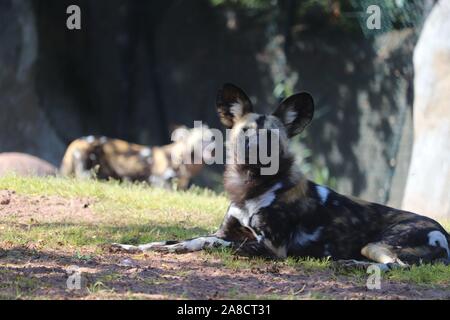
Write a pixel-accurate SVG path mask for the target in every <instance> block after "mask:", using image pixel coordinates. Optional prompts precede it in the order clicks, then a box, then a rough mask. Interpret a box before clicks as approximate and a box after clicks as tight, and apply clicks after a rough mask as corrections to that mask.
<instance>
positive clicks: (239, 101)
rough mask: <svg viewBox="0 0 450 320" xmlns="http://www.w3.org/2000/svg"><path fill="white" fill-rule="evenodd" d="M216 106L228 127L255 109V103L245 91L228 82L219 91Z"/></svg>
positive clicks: (221, 119)
mask: <svg viewBox="0 0 450 320" xmlns="http://www.w3.org/2000/svg"><path fill="white" fill-rule="evenodd" d="M216 108H217V112H218V113H219V117H220V121H221V122H222V124H223V125H224V126H225V127H226V128H231V127H233V126H234V124H235V123H236V121H238V120H239V119H240V118H242V117H243V116H245V115H246V114H247V113H250V112H252V111H253V105H252V102H251V101H250V99H249V97H248V96H247V95H246V94H245V92H244V91H243V90H242V89H240V88H238V87H236V86H235V85H233V84H230V83H226V84H224V85H223V87H222V89H220V90H219V92H218V93H217V98H216Z"/></svg>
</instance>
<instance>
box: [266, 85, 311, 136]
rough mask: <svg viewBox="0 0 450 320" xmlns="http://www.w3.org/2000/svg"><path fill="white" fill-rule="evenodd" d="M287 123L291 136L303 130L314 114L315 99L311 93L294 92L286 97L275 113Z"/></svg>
mask: <svg viewBox="0 0 450 320" xmlns="http://www.w3.org/2000/svg"><path fill="white" fill-rule="evenodd" d="M273 115H274V116H276V117H278V118H279V119H280V120H281V121H282V122H283V124H284V125H285V127H286V129H287V132H288V135H289V137H293V136H295V135H297V134H299V133H300V132H302V131H303V130H304V129H305V128H306V126H307V125H308V124H309V123H310V122H311V120H312V118H313V116H314V100H313V98H312V96H311V95H310V94H309V93H306V92H302V93H298V94H294V95H292V96H290V97H289V98H287V99H285V100H284V101H283V102H281V104H280V105H279V106H278V108H277V110H276V111H275V112H274V113H273Z"/></svg>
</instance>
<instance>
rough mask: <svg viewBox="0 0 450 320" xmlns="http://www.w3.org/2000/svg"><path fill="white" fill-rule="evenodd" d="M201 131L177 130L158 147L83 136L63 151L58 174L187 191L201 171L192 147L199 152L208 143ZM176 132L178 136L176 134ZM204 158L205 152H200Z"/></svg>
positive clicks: (203, 128) (198, 129) (204, 128)
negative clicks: (165, 142) (189, 160)
mask: <svg viewBox="0 0 450 320" xmlns="http://www.w3.org/2000/svg"><path fill="white" fill-rule="evenodd" d="M202 130H209V129H208V128H207V127H206V126H204V127H202V128H193V129H187V128H185V127H182V128H178V129H176V130H175V132H174V133H173V135H172V136H173V137H175V138H176V140H175V141H174V142H173V143H171V144H168V145H165V146H161V147H147V146H143V145H138V144H134V143H129V142H126V141H123V140H119V139H110V138H107V137H94V136H89V137H84V138H80V139H77V140H75V141H73V142H72V143H71V144H70V145H69V147H68V148H67V150H66V153H65V155H64V158H63V161H62V163H61V168H60V172H61V174H62V175H65V176H75V177H77V178H90V177H93V176H95V177H96V178H98V179H109V178H112V179H117V180H126V181H145V182H148V183H150V184H151V185H153V186H159V187H171V186H172V182H175V183H176V185H177V187H178V188H179V189H186V188H187V187H188V186H189V182H190V180H191V178H192V177H194V176H195V175H197V174H198V173H199V172H200V171H201V169H202V166H203V165H202V162H201V161H197V162H194V161H191V163H188V161H185V160H186V158H189V159H191V157H192V154H193V152H194V148H196V146H199V147H200V148H201V149H202V150H203V148H204V146H206V145H207V143H209V142H210V141H209V140H208V141H205V140H204V139H205V137H208V135H205V134H202V133H203V131H202ZM177 132H179V133H177ZM202 156H203V157H207V156H208V155H207V152H203V153H202Z"/></svg>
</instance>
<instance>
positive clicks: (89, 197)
mask: <svg viewBox="0 0 450 320" xmlns="http://www.w3.org/2000/svg"><path fill="white" fill-rule="evenodd" d="M0 190H14V191H15V192H16V193H18V194H19V195H31V196H47V197H49V196H50V197H51V196H59V197H63V198H67V199H72V198H83V199H86V201H87V202H88V203H89V204H90V205H89V210H90V211H92V212H93V216H92V217H90V219H85V220H83V219H82V220H80V219H78V220H77V219H70V217H69V218H68V219H62V220H61V219H57V218H56V219H55V217H46V216H42V217H41V216H38V217H36V218H33V219H29V220H26V221H23V220H20V219H19V218H17V217H15V216H12V217H2V218H1V220H0V248H1V247H3V246H4V245H8V246H9V247H21V246H25V247H27V246H28V247H29V246H30V245H31V246H32V247H38V248H45V249H53V250H60V249H62V248H63V249H64V250H66V251H69V252H71V258H72V259H73V260H74V261H78V262H79V263H89V262H90V261H91V260H93V259H95V257H96V254H100V252H101V250H102V249H101V245H102V244H108V243H111V242H121V243H132V244H137V243H145V242H149V241H158V240H163V239H183V238H190V237H195V236H199V235H205V234H208V233H210V232H213V231H215V230H216V228H217V227H218V226H219V225H220V223H221V221H222V219H223V215H224V213H225V211H226V209H227V207H228V200H227V199H226V197H225V196H224V195H223V194H216V193H214V192H211V191H208V190H203V189H191V190H188V191H171V190H162V189H155V188H150V187H148V186H146V185H143V184H127V183H122V184H119V183H117V182H114V181H111V182H99V181H75V180H73V179H67V178H59V177H54V178H24V177H19V176H15V175H10V176H6V177H2V178H0ZM444 225H445V226H446V227H447V228H449V227H450V223H448V222H447V223H444ZM2 244H3V245H2ZM201 254H202V255H203V256H204V257H205V258H206V259H212V258H213V259H218V260H220V261H221V264H222V265H223V266H224V267H225V268H227V269H229V270H231V271H233V270H240V269H264V270H265V272H269V273H277V270H278V269H280V268H285V267H287V268H294V269H295V270H297V271H299V272H302V273H305V274H308V273H315V272H326V273H327V274H328V275H329V276H330V277H340V276H347V277H353V278H354V279H356V281H357V282H358V283H362V284H364V282H365V279H366V278H367V274H366V273H365V272H364V271H355V272H350V273H348V274H345V275H343V274H342V273H339V272H335V270H334V269H333V268H331V262H330V261H329V260H328V259H311V258H304V259H293V258H288V259H286V260H284V261H275V262H274V261H267V260H264V259H247V258H242V257H236V256H234V255H233V253H232V251H231V250H228V249H224V250H213V251H209V252H205V253H201ZM0 256H1V252H0ZM133 258H134V259H139V258H140V257H139V256H138V255H137V256H134V257H133ZM0 272H2V271H1V270H0ZM3 272H11V271H3ZM180 272H181V271H180ZM181 273H182V272H181ZM181 273H180V275H179V276H181V277H183V274H181ZM1 276H2V274H1V273H0V277H1ZM120 277H121V275H120V274H116V273H114V272H110V273H106V274H104V275H103V276H102V277H100V278H98V279H96V281H95V282H92V283H90V285H89V287H88V288H87V290H88V292H89V293H90V294H91V295H96V294H98V295H100V294H104V295H114V292H113V290H112V288H111V287H110V284H111V283H113V282H115V281H120ZM3 278H5V275H3ZM7 278H8V279H9V280H8V281H6V282H4V283H2V284H0V298H1V297H4V293H2V291H4V290H3V289H5V290H6V289H7V290H8V292H9V295H8V296H7V297H13V298H14V297H16V298H17V297H27V296H30V295H31V296H32V294H33V292H34V290H35V288H36V287H39V286H40V285H41V284H40V281H39V280H36V279H32V278H31V279H27V278H26V277H24V276H23V275H14V276H12V275H11V277H9V276H8V277H7ZM383 278H384V279H388V280H390V281H397V282H404V283H413V284H418V285H424V286H450V267H448V266H444V265H441V264H436V265H422V266H417V267H412V268H411V269H410V270H394V271H391V272H389V273H387V274H383ZM358 279H359V280H358ZM166 281H168V280H164V279H159V280H148V285H158V284H161V283H165V282H166ZM143 283H146V282H145V279H143ZM229 296H230V297H233V296H242V295H240V293H239V292H230V294H229ZM249 297H250V296H249ZM268 297H271V298H284V299H285V298H289V299H291V298H292V299H295V298H296V293H295V292H292V294H290V295H288V296H286V295H284V296H283V295H282V296H277V295H276V294H274V295H265V296H264V297H263V296H259V295H258V298H268ZM324 297H325V296H321V295H320V293H311V296H310V298H312V299H321V298H324ZM129 298H133V296H132V295H131V296H130V297H129ZM327 298H329V297H327Z"/></svg>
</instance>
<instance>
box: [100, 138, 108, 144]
mask: <svg viewBox="0 0 450 320" xmlns="http://www.w3.org/2000/svg"><path fill="white" fill-rule="evenodd" d="M99 141H100V143H106V142H107V141H108V138H107V137H105V136H102V137H101V138H100V140H99Z"/></svg>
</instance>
